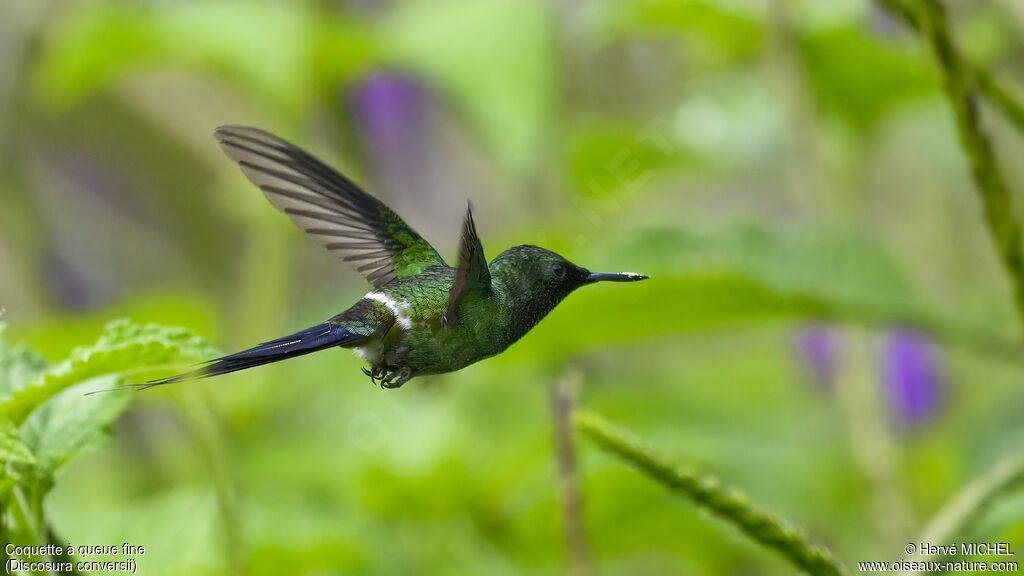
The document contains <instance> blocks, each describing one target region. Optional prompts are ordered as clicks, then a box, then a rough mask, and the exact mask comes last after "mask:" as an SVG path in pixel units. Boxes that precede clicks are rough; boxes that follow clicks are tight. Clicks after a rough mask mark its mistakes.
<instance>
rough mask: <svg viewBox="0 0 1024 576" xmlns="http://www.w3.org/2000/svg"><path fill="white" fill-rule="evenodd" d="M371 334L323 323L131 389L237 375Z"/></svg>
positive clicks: (364, 329)
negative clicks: (224, 375)
mask: <svg viewBox="0 0 1024 576" xmlns="http://www.w3.org/2000/svg"><path fill="white" fill-rule="evenodd" d="M370 334H372V330H371V329H368V327H366V326H364V325H361V324H356V325H349V326H346V325H345V324H342V323H334V322H324V323H323V324H318V325H316V326H313V327H312V328H306V329H305V330H302V331H301V332H296V333H295V334H292V335H291V336H285V337H283V338H278V339H276V340H271V341H270V342H264V343H263V344H260V345H259V346H254V347H252V348H249V349H248V350H243V351H241V352H236V353H234V354H230V355H228V356H223V357H221V358H216V359H214V360H210V361H209V362H208V363H207V364H206V366H203V367H202V368H199V369H196V370H193V371H191V372H186V373H184V374H178V375H177V376H171V377H170V378H161V379H160V380H153V381H151V382H146V383H145V384H135V385H132V387H133V388H137V389H144V388H152V387H153V386H160V385H162V384H173V383H175V382H181V381H183V380H194V379H196V378H208V377H210V376H220V375H221V374H228V373H230V372H237V371H239V370H245V369H247V368H253V367H255V366H262V365H264V364H270V363H272V362H277V361H279V360H286V359H288V358H294V357H296V356H302V355H303V354H309V353H310V352H316V351H318V350H325V349H327V348H333V347H334V346H344V345H345V344H352V343H355V342H357V341H359V340H361V339H363V338H366V337H367V336H369V335H370Z"/></svg>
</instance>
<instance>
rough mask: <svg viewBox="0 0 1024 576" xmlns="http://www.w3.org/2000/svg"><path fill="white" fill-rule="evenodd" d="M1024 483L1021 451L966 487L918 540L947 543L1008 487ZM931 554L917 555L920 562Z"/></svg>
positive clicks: (1023, 461) (945, 507)
mask: <svg viewBox="0 0 1024 576" xmlns="http://www.w3.org/2000/svg"><path fill="white" fill-rule="evenodd" d="M1020 482H1024V457H1022V456H1021V455H1019V454H1016V455H1014V456H1011V457H1009V458H1005V459H1003V460H1001V461H1000V462H999V463H997V464H996V465H995V466H993V467H992V469H990V470H989V471H988V472H986V473H984V474H982V475H981V476H979V477H977V478H975V479H974V480H972V481H971V483H970V484H968V485H967V486H965V487H964V488H963V489H961V490H960V491H959V492H957V493H956V495H955V496H953V498H952V499H951V500H950V501H949V502H948V503H947V504H946V505H945V506H944V507H943V508H942V510H940V511H939V513H938V514H936V515H935V517H934V518H932V520H931V522H929V523H928V525H927V526H925V529H924V530H922V531H921V535H920V536H918V539H917V540H916V541H917V542H928V543H931V544H945V543H947V542H952V541H953V539H954V538H956V537H957V536H958V535H960V534H962V533H963V531H964V529H965V528H966V527H968V526H970V525H971V523H972V522H974V520H976V519H977V518H978V516H980V515H981V513H982V512H984V511H985V509H986V508H988V507H989V505H991V504H992V502H993V501H994V500H995V499H996V498H997V497H998V496H999V495H1000V494H1002V493H1004V492H1006V491H1007V490H1008V489H1010V488H1012V487H1013V486H1015V485H1017V484H1018V483H1020ZM929 558H930V557H920V556H915V557H914V560H916V561H925V560H928V559H929Z"/></svg>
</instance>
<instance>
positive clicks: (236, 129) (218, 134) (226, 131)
mask: <svg viewBox="0 0 1024 576" xmlns="http://www.w3.org/2000/svg"><path fill="white" fill-rule="evenodd" d="M265 134H266V135H269V133H268V132H267V131H265V130H261V129H259V128H256V127H255V126H243V125H241V124H224V125H221V126H217V128H215V129H214V131H213V137H214V138H216V139H217V141H218V142H224V141H225V140H230V139H232V138H244V137H245V136H250V137H252V136H254V135H261V136H262V135H265Z"/></svg>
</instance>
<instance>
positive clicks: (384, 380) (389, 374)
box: [362, 366, 412, 389]
mask: <svg viewBox="0 0 1024 576" xmlns="http://www.w3.org/2000/svg"><path fill="white" fill-rule="evenodd" d="M362 371H363V374H366V375H367V376H369V377H370V382H373V384H374V385H375V386H376V385H379V386H380V387H381V388H388V389H393V388H401V387H402V384H405V383H406V382H408V381H409V380H410V379H411V378H412V368H408V367H406V368H402V369H401V370H389V369H388V368H386V367H384V366H374V367H373V368H362Z"/></svg>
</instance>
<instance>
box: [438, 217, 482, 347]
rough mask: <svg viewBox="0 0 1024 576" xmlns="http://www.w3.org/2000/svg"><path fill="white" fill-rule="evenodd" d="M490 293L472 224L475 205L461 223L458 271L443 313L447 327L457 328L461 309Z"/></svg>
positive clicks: (478, 242) (479, 246)
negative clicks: (473, 300) (465, 304)
mask: <svg viewBox="0 0 1024 576" xmlns="http://www.w3.org/2000/svg"><path fill="white" fill-rule="evenodd" d="M490 290H491V272H490V270H488V269H487V259H486V258H484V247H483V246H482V245H481V244H480V238H478V237H477V235H476V224H474V223H473V205H472V204H470V205H469V206H467V207H466V219H465V220H464V221H463V222H462V241H461V242H460V243H459V267H458V269H457V270H456V271H455V283H454V284H452V289H451V290H450V291H449V292H448V306H447V307H446V308H445V311H444V327H445V328H448V327H449V326H454V325H455V323H456V322H458V321H459V305H461V304H462V303H463V302H464V301H466V300H469V299H471V298H474V297H477V296H480V295H485V294H486V293H487V292H489V291H490Z"/></svg>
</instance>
